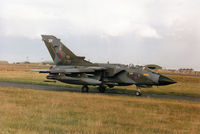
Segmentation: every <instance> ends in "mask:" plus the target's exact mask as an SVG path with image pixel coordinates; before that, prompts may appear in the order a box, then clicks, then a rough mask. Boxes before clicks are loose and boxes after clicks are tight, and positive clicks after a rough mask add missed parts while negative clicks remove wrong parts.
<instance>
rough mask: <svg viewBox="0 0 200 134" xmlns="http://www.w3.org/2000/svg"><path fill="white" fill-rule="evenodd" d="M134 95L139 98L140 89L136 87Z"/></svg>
mask: <svg viewBox="0 0 200 134" xmlns="http://www.w3.org/2000/svg"><path fill="white" fill-rule="evenodd" d="M135 95H136V96H141V95H142V92H141V89H140V87H138V86H136V92H135Z"/></svg>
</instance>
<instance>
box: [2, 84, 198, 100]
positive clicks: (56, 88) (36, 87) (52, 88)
mask: <svg viewBox="0 0 200 134" xmlns="http://www.w3.org/2000/svg"><path fill="white" fill-rule="evenodd" d="M0 86H1V87H17V88H23V89H34V90H48V91H57V92H80V89H77V88H67V87H61V86H47V85H35V84H23V83H12V82H0ZM89 93H90V94H92V93H99V92H98V90H90V91H89ZM99 94H100V93H99ZM104 94H106V95H111V96H114V95H122V96H133V97H136V96H135V93H134V92H133V93H122V92H118V91H117V90H115V91H113V90H109V89H108V90H106V92H105V93H104ZM141 97H143V98H159V99H173V100H186V101H198V102H200V98H197V97H187V96H173V95H158V94H147V93H145V94H143V95H142V96H141Z"/></svg>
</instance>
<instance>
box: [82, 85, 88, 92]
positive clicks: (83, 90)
mask: <svg viewBox="0 0 200 134" xmlns="http://www.w3.org/2000/svg"><path fill="white" fill-rule="evenodd" d="M88 91H89V88H88V86H87V85H84V86H83V87H82V88H81V92H82V93H83V92H88Z"/></svg>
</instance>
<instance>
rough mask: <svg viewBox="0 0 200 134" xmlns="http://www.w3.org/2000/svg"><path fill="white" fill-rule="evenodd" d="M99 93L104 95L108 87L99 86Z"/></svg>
mask: <svg viewBox="0 0 200 134" xmlns="http://www.w3.org/2000/svg"><path fill="white" fill-rule="evenodd" d="M98 89H99V92H100V93H104V92H105V90H106V87H105V86H99V88H98Z"/></svg>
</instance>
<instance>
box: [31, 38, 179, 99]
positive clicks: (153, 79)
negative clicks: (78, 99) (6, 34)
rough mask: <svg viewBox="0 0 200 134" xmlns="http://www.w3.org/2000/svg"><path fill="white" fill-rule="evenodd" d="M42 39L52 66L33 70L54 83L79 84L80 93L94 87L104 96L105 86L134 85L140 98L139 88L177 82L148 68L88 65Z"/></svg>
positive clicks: (57, 43) (52, 40) (53, 41)
mask: <svg viewBox="0 0 200 134" xmlns="http://www.w3.org/2000/svg"><path fill="white" fill-rule="evenodd" d="M42 40H43V41H44V43H45V45H46V47H47V49H48V50H49V52H50V55H51V57H52V59H53V61H54V64H55V66H51V67H50V68H49V69H47V70H34V71H39V72H40V73H48V75H47V76H46V78H47V79H50V80H53V81H60V82H64V83H69V84H76V85H82V88H81V92H88V91H89V87H88V86H97V87H98V90H99V92H101V93H103V92H105V90H106V88H107V87H109V88H113V87H114V86H129V85H136V96H141V95H142V93H141V88H146V87H152V86H164V85H169V84H173V83H176V82H175V81H174V80H172V79H170V78H168V77H166V76H164V75H162V74H159V73H156V72H154V71H152V70H150V69H148V68H147V67H133V66H131V67H130V66H127V65H122V64H109V63H107V64H98V63H92V62H89V61H87V60H85V57H80V56H77V55H75V54H74V53H73V52H72V51H71V50H69V49H68V48H67V47H66V46H65V45H64V44H63V43H62V42H61V41H60V39H58V38H56V37H55V36H53V35H42Z"/></svg>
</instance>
